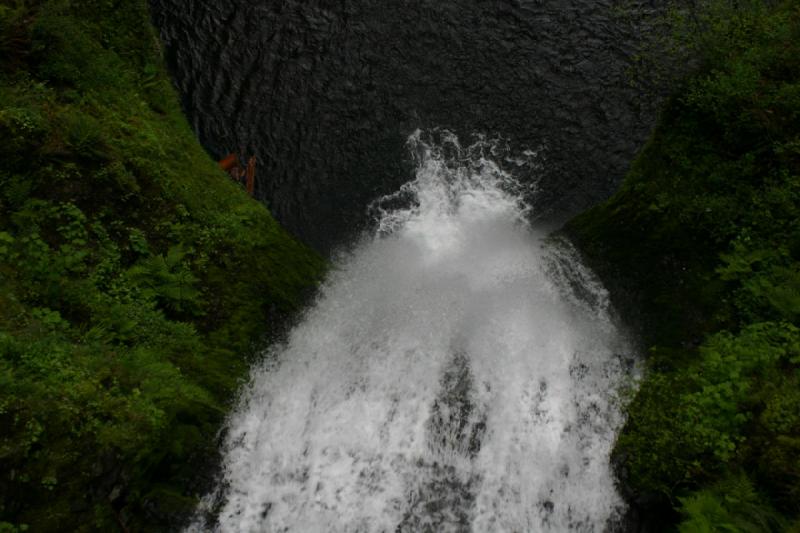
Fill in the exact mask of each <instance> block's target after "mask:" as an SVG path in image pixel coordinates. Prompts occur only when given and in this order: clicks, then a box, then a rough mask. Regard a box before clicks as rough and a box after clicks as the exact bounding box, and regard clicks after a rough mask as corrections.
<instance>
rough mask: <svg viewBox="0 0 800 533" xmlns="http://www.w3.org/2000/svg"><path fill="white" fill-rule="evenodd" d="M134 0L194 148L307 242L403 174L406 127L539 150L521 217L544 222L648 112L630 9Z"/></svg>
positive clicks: (605, 177)
mask: <svg viewBox="0 0 800 533" xmlns="http://www.w3.org/2000/svg"><path fill="white" fill-rule="evenodd" d="M151 2H152V6H153V17H154V20H155V22H156V24H157V26H158V27H159V28H160V31H161V34H162V37H163V41H164V44H165V49H166V56H167V60H168V63H169V65H170V68H171V69H172V72H173V75H174V78H175V82H176V84H177V87H178V89H179V91H180V93H181V96H182V98H183V103H184V106H185V110H186V112H187V114H188V116H189V119H190V121H191V123H192V124H193V125H194V128H195V130H196V132H197V134H198V136H199V138H200V140H201V142H202V143H203V145H204V146H205V147H206V149H207V150H208V151H209V152H211V154H212V155H214V156H216V157H221V156H223V155H225V154H226V153H228V152H231V151H239V152H244V153H247V154H255V155H257V156H258V158H259V184H258V191H257V193H258V195H259V197H260V198H262V199H263V200H264V201H265V202H266V203H267V204H268V206H269V208H270V209H271V210H272V212H273V213H274V214H275V216H276V217H277V218H278V219H279V220H280V221H281V222H282V223H283V224H284V225H285V226H286V227H288V228H289V229H290V231H292V232H294V233H295V234H297V235H298V236H299V237H301V238H302V239H304V240H305V241H306V242H308V243H310V244H312V245H313V246H316V247H317V248H319V249H321V250H326V249H329V248H330V247H331V246H332V245H335V244H337V243H340V242H342V241H343V240H345V239H346V238H347V237H350V236H352V234H353V232H354V231H355V230H357V229H358V228H359V227H360V226H361V224H362V223H363V222H364V218H365V207H366V205H367V204H368V203H369V202H370V200H372V199H374V198H375V197H376V196H378V195H380V194H384V193H387V192H392V191H393V190H395V189H396V188H397V187H398V186H399V185H400V184H402V183H403V182H405V181H407V180H408V179H409V177H410V175H411V171H412V169H411V167H410V160H409V158H408V156H407V154H406V148H405V140H406V137H407V136H408V135H409V134H410V133H411V132H413V131H414V130H415V129H417V128H420V127H421V128H426V127H435V126H441V127H447V128H449V129H452V130H454V131H456V132H458V133H459V134H461V135H467V134H469V133H471V132H483V133H486V134H489V135H497V134H499V135H502V136H504V137H507V138H509V139H510V140H511V141H512V142H513V143H514V146H515V147H517V148H519V149H524V148H537V147H539V146H540V145H544V146H545V147H546V151H545V158H546V162H545V165H544V169H543V171H542V173H543V174H542V176H541V178H540V179H541V182H540V193H539V194H538V195H537V197H536V210H535V216H537V217H540V218H542V219H545V220H549V221H556V222H557V221H560V220H563V219H565V218H566V217H568V216H570V215H573V214H575V213H576V212H578V211H580V210H582V209H584V208H586V207H588V206H590V205H591V204H593V203H596V202H597V201H599V200H601V199H604V198H606V197H607V196H608V195H609V194H610V193H611V192H613V190H614V188H615V187H616V185H617V184H618V183H619V181H620V179H621V177H622V176H623V174H624V172H625V170H626V169H627V166H628V164H629V162H630V160H631V159H632V156H633V155H634V153H635V151H636V149H637V148H638V147H639V146H640V145H641V144H642V142H643V140H644V139H645V137H646V135H647V133H648V132H649V130H650V128H651V126H652V123H653V111H652V109H653V105H650V104H646V105H644V106H642V101H641V100H637V98H635V96H636V95H635V94H634V92H633V90H632V89H630V87H629V83H628V78H627V76H626V69H627V67H628V58H630V57H631V56H632V54H633V53H634V52H635V49H636V43H637V42H638V40H639V37H640V34H641V32H642V29H641V26H640V24H641V23H642V21H645V22H646V20H647V18H648V13H651V12H652V8H650V7H648V6H646V5H643V4H641V5H636V4H635V3H634V4H631V3H630V2H627V3H626V6H627V8H628V9H630V8H633V10H634V11H635V12H637V14H638V15H637V17H634V18H630V17H620V16H618V15H617V13H618V12H619V6H616V5H615V3H614V2H611V1H609V0H415V1H412V0H283V1H278V0H227V1H211V0H151ZM633 20H637V21H639V22H632V21H633Z"/></svg>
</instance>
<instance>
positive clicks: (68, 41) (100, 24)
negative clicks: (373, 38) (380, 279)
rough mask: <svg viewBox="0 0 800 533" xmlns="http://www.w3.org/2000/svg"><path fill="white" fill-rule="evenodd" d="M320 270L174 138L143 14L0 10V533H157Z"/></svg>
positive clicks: (113, 5) (111, 3)
mask: <svg viewBox="0 0 800 533" xmlns="http://www.w3.org/2000/svg"><path fill="white" fill-rule="evenodd" d="M322 269H323V264H322V261H321V260H320V259H319V258H318V257H317V256H316V255H315V254H314V253H312V252H310V251H309V250H307V249H306V248H305V247H303V246H302V245H300V244H298V243H297V242H295V241H294V240H292V239H291V238H290V237H289V236H288V235H286V234H285V233H284V232H283V231H282V230H281V228H280V227H279V226H278V225H277V224H276V222H275V221H274V220H273V219H272V218H271V217H270V215H269V213H268V212H267V211H266V210H265V209H264V208H263V206H261V205H260V204H258V203H257V202H255V201H253V200H251V199H250V198H248V197H247V195H246V194H245V193H244V192H243V191H242V190H241V188H240V187H238V186H237V185H236V184H234V183H233V182H231V181H230V180H229V179H228V178H227V177H226V176H225V175H224V174H223V173H221V172H220V171H219V170H218V169H217V167H216V165H215V163H214V162H213V161H211V160H210V159H209V157H208V156H207V155H206V154H205V153H204V152H203V151H202V149H201V148H200V146H199V145H198V143H197V142H196V141H195V139H194V138H193V135H192V133H191V131H190V129H189V128H188V126H187V124H186V122H185V120H184V118H183V116H182V114H181V111H180V108H179V105H178V102H177V98H176V96H175V94H174V93H173V90H172V87H171V85H170V82H169V80H168V78H167V76H166V75H165V72H164V68H163V66H162V62H161V54H160V49H159V44H158V41H157V39H156V36H155V35H154V33H153V31H152V29H151V27H150V18H149V13H148V9H147V4H146V2H145V0H124V1H123V0H24V1H23V0H17V1H14V0H5V1H3V2H0V530H1V531H6V530H11V531H13V530H15V529H16V528H22V529H24V528H25V527H26V526H27V527H28V528H29V529H30V530H32V531H90V530H98V531H113V530H115V529H121V528H127V529H129V530H131V531H158V530H161V529H168V528H170V527H173V526H174V523H173V522H172V521H174V520H175V519H176V518H178V517H180V515H181V513H182V512H185V511H187V509H190V508H191V507H192V505H193V503H194V499H193V496H194V491H196V490H198V488H197V487H196V486H195V485H194V483H196V480H197V477H198V476H197V473H198V470H200V469H201V467H202V465H201V464H200V463H199V462H200V461H202V460H203V458H204V457H207V456H208V451H209V449H213V447H214V444H215V440H214V435H215V432H216V431H217V430H218V428H219V426H220V422H221V420H222V417H223V416H224V413H225V409H226V405H227V403H228V402H229V401H230V399H231V397H232V395H233V392H234V390H235V387H236V385H237V383H238V382H239V381H240V379H241V378H242V377H243V375H244V374H245V372H246V361H245V358H246V356H247V354H248V353H251V352H252V346H253V343H254V342H256V341H258V339H259V337H260V336H261V335H263V334H264V333H265V332H266V331H267V330H268V328H269V326H270V325H271V324H274V323H275V322H276V321H277V319H278V318H279V317H280V316H281V315H284V314H285V313H288V312H291V311H293V310H295V309H297V307H298V305H299V304H300V301H301V299H302V297H303V296H304V295H307V294H308V293H309V292H310V290H312V288H313V286H314V285H315V283H316V282H317V280H318V279H319V277H320V275H321V273H322Z"/></svg>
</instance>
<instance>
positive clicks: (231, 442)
mask: <svg viewBox="0 0 800 533" xmlns="http://www.w3.org/2000/svg"><path fill="white" fill-rule="evenodd" d="M409 144H410V146H411V148H412V153H413V154H414V155H415V158H416V159H417V164H418V170H417V175H416V179H415V180H414V181H413V182H411V183H408V184H407V185H405V186H404V187H403V188H402V189H401V190H400V191H399V192H397V193H396V194H394V195H391V196H388V197H385V198H382V199H381V200H379V201H378V202H376V203H375V204H373V206H372V211H373V213H374V214H376V217H377V219H378V221H379V223H378V224H377V228H376V230H375V232H374V236H372V237H371V238H368V239H365V240H364V241H363V242H362V243H361V244H360V245H359V246H357V247H356V249H355V250H354V251H353V252H352V253H350V254H348V255H347V256H346V257H344V258H342V259H340V260H339V261H338V264H337V265H336V268H335V269H334V270H333V272H332V273H331V274H330V276H329V279H328V281H327V283H326V284H325V286H324V288H323V290H322V294H321V296H320V297H319V300H318V302H317V303H316V305H314V306H313V307H312V308H311V309H310V310H309V311H308V313H307V314H306V316H305V317H304V318H303V320H302V321H301V322H300V323H299V324H298V325H297V326H296V327H295V328H294V330H293V331H292V332H291V334H290V335H289V337H288V340H287V341H286V342H285V344H284V345H282V346H280V347H278V348H275V349H274V350H273V351H272V353H270V354H267V357H266V361H267V362H266V363H264V365H263V366H261V367H259V368H257V369H255V370H254V372H253V378H252V383H251V384H250V386H249V387H248V388H247V389H246V391H245V392H244V394H243V398H242V402H241V405H240V407H239V408H238V410H237V412H236V413H235V414H234V415H233V416H232V418H231V420H230V423H229V430H228V436H227V440H226V445H225V450H224V464H223V472H222V479H221V481H220V484H219V488H218V490H217V491H216V492H215V493H214V494H211V495H209V496H208V497H207V498H206V499H205V501H204V504H203V509H202V510H201V513H200V515H201V516H200V517H199V518H198V519H197V521H196V523H195V524H194V525H193V526H192V528H191V529H192V530H195V531H206V530H208V529H215V528H216V529H217V530H219V531H226V532H228V531H237V532H238V531H242V532H255V531H293V532H304V533H305V532H327V531H339V532H383V531H386V532H394V531H408V532H418V531H430V532H449V531H459V532H460V531H476V532H494V531H497V532H533V531H567V530H574V531H598V532H600V531H604V530H608V529H613V528H614V525H615V521H617V520H618V519H619V518H620V516H621V513H622V511H623V502H622V500H621V498H620V496H619V495H618V494H617V492H616V490H615V485H614V479H613V476H612V473H611V470H610V466H609V452H610V449H611V446H612V443H613V439H614V437H615V434H616V431H617V430H618V428H619V427H620V425H621V423H622V415H621V405H620V401H619V398H618V396H619V392H620V390H622V389H623V388H624V387H626V386H627V385H628V384H629V383H630V382H631V379H632V377H633V376H632V375H633V373H634V370H633V368H634V365H633V360H632V359H631V355H630V354H631V350H630V347H629V346H628V344H627V343H626V341H625V338H624V336H622V335H621V334H620V333H619V332H618V330H617V329H616V328H615V326H614V324H613V321H612V320H611V318H610V316H609V309H608V299H607V294H606V292H605V290H604V289H603V288H602V286H601V285H600V284H599V283H598V282H597V280H596V279H595V278H594V277H593V275H592V274H591V273H590V272H589V271H587V269H586V268H584V267H583V266H582V265H581V264H580V262H579V260H578V258H577V256H576V254H575V252H574V250H573V249H572V248H571V246H570V245H569V244H568V243H566V242H563V241H560V240H552V239H546V238H545V236H544V235H542V234H540V233H539V232H537V231H536V230H535V229H533V228H531V227H529V225H528V224H527V223H526V222H525V221H526V220H527V218H528V217H527V213H526V211H527V207H526V204H525V203H524V202H523V201H521V200H520V199H521V198H524V197H526V196H527V194H526V191H524V190H522V189H523V187H522V186H521V185H520V184H519V182H518V181H516V180H515V179H514V178H513V173H514V171H515V170H516V169H521V168H523V167H527V168H530V167H531V166H532V165H533V166H535V165H536V164H537V155H536V153H534V152H530V151H529V152H525V153H523V154H521V155H520V156H518V157H510V156H509V153H508V151H507V150H504V149H503V144H502V143H500V142H498V141H492V142H490V141H487V140H485V139H480V138H479V139H477V140H476V142H475V143H474V144H472V145H471V146H469V147H461V146H460V145H459V143H458V141H457V139H456V138H455V137H454V136H452V135H449V134H447V132H434V133H432V134H429V135H423V134H419V133H417V134H416V135H414V136H412V138H411V139H410V141H409Z"/></svg>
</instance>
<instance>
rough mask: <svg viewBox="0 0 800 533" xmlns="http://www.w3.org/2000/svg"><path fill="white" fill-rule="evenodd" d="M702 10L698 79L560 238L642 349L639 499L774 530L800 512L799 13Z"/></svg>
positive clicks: (696, 23)
mask: <svg viewBox="0 0 800 533" xmlns="http://www.w3.org/2000/svg"><path fill="white" fill-rule="evenodd" d="M701 4H703V3H701ZM705 4H706V7H705V9H706V11H702V12H700V13H699V14H696V16H695V18H693V19H692V20H691V23H690V24H689V23H685V24H686V25H684V26H682V28H683V31H677V32H676V35H677V40H676V41H675V42H676V43H677V44H678V45H680V46H681V47H684V49H686V50H691V51H692V53H694V54H696V57H699V58H700V60H701V65H700V68H699V70H698V71H697V72H695V74H693V75H692V76H690V77H689V79H687V80H685V82H684V83H683V84H682V85H681V87H680V88H679V90H678V91H677V93H676V95H675V96H674V97H673V98H671V100H670V101H669V103H668V105H667V106H666V108H665V109H664V110H663V114H662V117H661V121H660V125H659V126H658V128H657V130H656V131H655V133H654V135H653V137H652V139H651V141H650V142H649V144H648V145H647V146H646V147H645V148H644V150H643V151H642V152H641V154H640V156H639V157H638V160H637V161H636V162H635V164H634V166H633V169H632V170H631V172H630V174H629V175H628V176H627V179H626V182H625V184H624V186H623V188H622V190H621V191H620V192H619V193H618V194H617V195H616V196H615V197H613V198H612V199H611V200H610V201H609V202H608V203H606V204H604V205H601V206H599V207H597V208H595V209H592V210H590V211H589V212H587V213H585V214H583V215H582V216H580V217H578V218H577V219H575V220H574V221H572V222H571V224H569V225H568V228H567V230H568V231H569V232H570V234H571V235H572V236H573V237H574V238H575V239H576V241H577V242H578V243H579V244H580V246H581V247H582V249H583V250H584V251H585V252H586V255H587V256H588V258H589V259H590V261H591V262H592V263H593V266H594V267H595V268H596V269H597V271H598V272H599V273H600V274H601V276H603V277H604V278H605V279H606V281H607V282H608V284H609V285H610V286H611V288H612V293H615V294H617V295H618V304H620V306H621V307H622V308H623V310H624V309H628V310H636V321H637V325H638V326H639V327H640V329H641V333H642V337H643V339H644V341H645V342H646V343H647V345H648V346H650V347H652V349H651V354H650V359H649V362H650V365H649V373H648V375H647V377H646V379H645V380H644V382H643V383H642V385H641V389H640V391H639V393H638V395H637V396H636V398H635V399H634V401H633V403H632V405H631V407H630V413H629V420H628V423H627V425H626V426H625V428H624V431H623V432H622V435H621V436H620V438H619V441H618V443H617V446H616V450H615V458H616V461H617V463H618V465H619V471H620V474H621V477H622V479H623V482H624V484H625V485H626V486H627V487H628V488H629V489H630V490H631V492H632V495H633V497H634V499H636V500H638V501H639V503H640V504H641V505H642V506H643V507H644V510H645V512H646V513H649V514H655V513H658V514H662V515H667V516H671V520H672V521H673V522H675V521H677V520H678V518H679V517H678V515H677V514H674V513H673V509H675V510H678V511H680V512H681V513H682V515H683V518H682V520H683V521H682V522H681V530H684V531H717V530H726V531H727V530H731V531H768V530H780V529H781V528H783V527H786V526H787V524H789V523H791V522H792V520H796V518H797V516H798V514H799V513H800V330H798V326H800V6H798V5H797V3H796V2H779V3H774V2H756V1H748V2H726V1H715V2H706V3H705ZM781 515H782V516H781ZM669 523H670V521H669V520H667V521H666V522H664V521H661V522H660V525H661V526H662V527H664V528H666V527H667V526H668V524H669ZM725 527H727V528H729V529H724V528H725ZM715 528H717V529H715ZM719 528H723V529H719Z"/></svg>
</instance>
